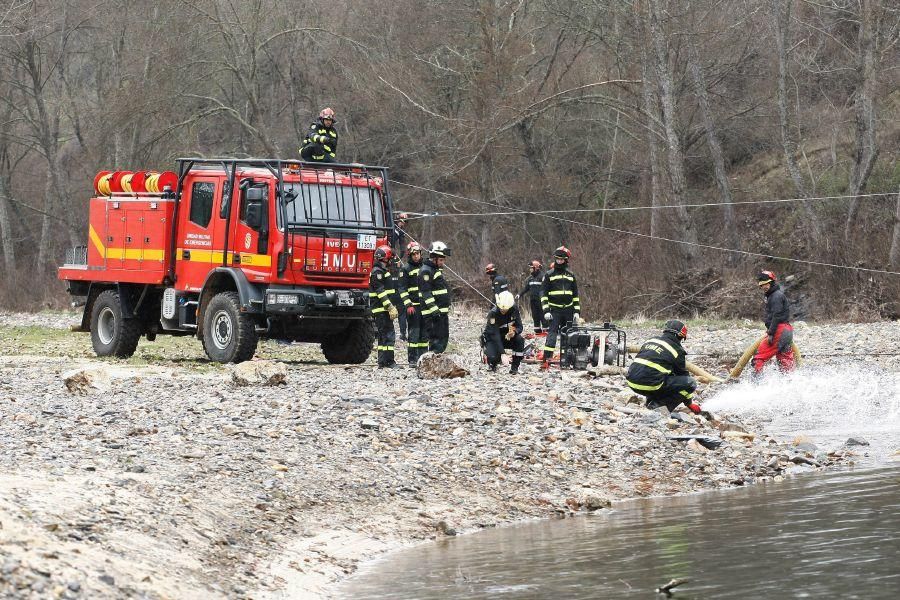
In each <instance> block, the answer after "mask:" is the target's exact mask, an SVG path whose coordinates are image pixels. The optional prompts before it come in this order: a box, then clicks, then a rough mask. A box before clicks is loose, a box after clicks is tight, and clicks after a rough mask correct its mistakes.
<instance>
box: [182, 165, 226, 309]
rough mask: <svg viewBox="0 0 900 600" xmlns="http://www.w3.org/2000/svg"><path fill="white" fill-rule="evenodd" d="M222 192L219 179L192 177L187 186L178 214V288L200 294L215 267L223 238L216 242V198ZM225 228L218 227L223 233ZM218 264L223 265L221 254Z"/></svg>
mask: <svg viewBox="0 0 900 600" xmlns="http://www.w3.org/2000/svg"><path fill="white" fill-rule="evenodd" d="M221 189H222V184H221V180H220V179H219V178H217V177H192V178H191V179H189V180H188V185H187V186H186V190H185V192H186V197H185V199H183V200H182V207H181V210H180V211H179V213H180V215H179V218H178V220H179V222H178V233H177V242H176V250H175V288H176V289H178V290H186V291H194V292H196V291H199V290H200V288H202V287H203V282H204V281H205V280H206V274H207V273H209V271H210V269H211V268H213V266H214V262H215V261H214V255H216V252H214V249H215V248H216V246H215V244H216V242H217V241H218V244H219V245H221V243H222V238H223V237H224V236H223V235H222V234H223V233H224V232H222V234H220V237H219V238H218V240H216V235H215V230H216V225H217V221H219V222H221V221H222V219H219V218H218V216H219V215H218V210H217V205H218V202H216V198H218V196H219V192H220V191H221ZM222 228H223V226H222V225H221V224H219V229H220V230H221V229H222ZM218 258H219V260H218V263H217V264H221V262H222V253H221V250H220V251H219V253H218Z"/></svg>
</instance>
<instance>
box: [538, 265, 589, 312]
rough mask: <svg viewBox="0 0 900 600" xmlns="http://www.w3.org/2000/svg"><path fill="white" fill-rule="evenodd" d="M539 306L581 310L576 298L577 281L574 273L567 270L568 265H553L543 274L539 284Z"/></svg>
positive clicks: (547, 308) (546, 308)
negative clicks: (542, 279)
mask: <svg viewBox="0 0 900 600" xmlns="http://www.w3.org/2000/svg"><path fill="white" fill-rule="evenodd" d="M541 308H542V309H543V310H545V311H546V310H550V309H551V308H557V309H558V308H572V309H574V310H575V312H581V300H580V299H579V298H578V281H577V280H576V279H575V273H573V272H572V271H570V270H569V268H568V265H563V266H562V267H560V266H559V265H554V266H553V268H552V269H550V270H549V271H547V273H546V274H545V275H544V281H543V282H542V284H541Z"/></svg>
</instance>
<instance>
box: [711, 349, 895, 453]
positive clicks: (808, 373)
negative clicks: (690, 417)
mask: <svg viewBox="0 0 900 600" xmlns="http://www.w3.org/2000/svg"><path fill="white" fill-rule="evenodd" d="M703 408H705V409H707V410H710V411H712V412H714V413H715V412H718V413H725V414H731V415H735V416H738V417H740V418H742V419H749V420H753V421H759V422H762V423H764V424H765V426H766V429H767V430H768V431H769V432H770V433H772V434H774V435H779V436H785V437H790V436H797V435H805V436H808V437H810V438H812V439H813V440H814V441H820V442H824V441H828V442H831V441H834V440H840V441H841V442H843V441H844V440H846V438H848V437H851V436H852V437H864V438H865V439H867V440H868V441H869V442H871V443H872V446H873V448H872V449H873V450H877V451H878V453H879V454H882V453H883V452H884V451H891V450H896V449H898V448H900V373H892V372H885V371H881V370H878V369H874V368H872V369H867V368H859V367H813V368H804V369H801V370H798V371H795V372H793V373H788V374H783V373H779V372H778V371H777V370H776V369H771V370H770V371H769V372H767V374H766V375H765V376H763V378H762V379H760V380H758V381H751V380H749V379H745V380H742V381H740V382H738V383H736V384H733V385H729V386H727V387H724V388H721V389H720V390H719V391H718V392H717V393H715V394H714V395H713V396H712V397H709V398H708V399H707V400H706V401H705V402H703Z"/></svg>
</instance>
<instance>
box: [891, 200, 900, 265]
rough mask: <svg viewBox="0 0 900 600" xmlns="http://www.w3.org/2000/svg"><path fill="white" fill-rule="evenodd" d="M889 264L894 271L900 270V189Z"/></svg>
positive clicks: (895, 210) (895, 211)
mask: <svg viewBox="0 0 900 600" xmlns="http://www.w3.org/2000/svg"><path fill="white" fill-rule="evenodd" d="M888 263H889V264H890V265H891V268H892V269H897V268H900V188H898V189H897V204H896V208H895V209H894V233H893V235H892V236H891V250H890V252H889V253H888Z"/></svg>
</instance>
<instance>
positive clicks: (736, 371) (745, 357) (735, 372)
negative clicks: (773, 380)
mask: <svg viewBox="0 0 900 600" xmlns="http://www.w3.org/2000/svg"><path fill="white" fill-rule="evenodd" d="M766 337H767V336H763V337H761V338H759V339H758V340H756V341H755V342H753V343H752V344H750V345H749V346H747V349H746V350H744V353H743V354H742V355H741V358H740V359H739V360H738V361H737V364H736V365H734V368H733V369H732V370H731V373H729V374H728V378H729V379H737V378H738V377H740V376H741V373H742V372H743V371H744V367H746V366H747V363H748V362H750V359H751V358H752V357H753V355H754V354H756V350H757V349H758V348H759V345H760V344H762V343H763V340H765V339H766ZM791 350H793V352H794V364H795V365H796V366H798V367H799V366H800V361H801V359H802V356H801V354H800V348H798V347H797V344H795V343H793V342H791Z"/></svg>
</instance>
